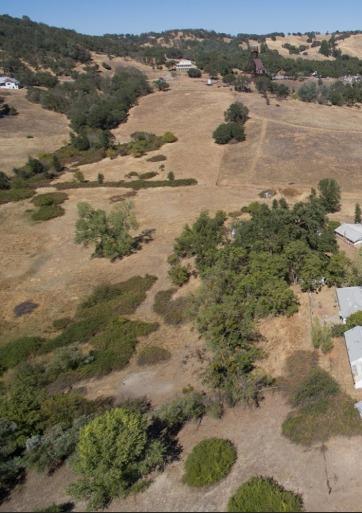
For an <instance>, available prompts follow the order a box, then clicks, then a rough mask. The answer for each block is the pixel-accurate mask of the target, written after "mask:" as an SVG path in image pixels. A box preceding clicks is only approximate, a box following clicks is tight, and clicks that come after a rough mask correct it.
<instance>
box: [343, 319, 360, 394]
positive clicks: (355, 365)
mask: <svg viewBox="0 0 362 513" xmlns="http://www.w3.org/2000/svg"><path fill="white" fill-rule="evenodd" d="M344 337H345V340H346V347H347V352H348V358H349V363H350V365H351V369H352V375H353V380H354V386H355V388H356V389H357V390H360V389H362V326H357V327H356V328H353V329H352V330H349V331H347V332H346V333H345V334H344Z"/></svg>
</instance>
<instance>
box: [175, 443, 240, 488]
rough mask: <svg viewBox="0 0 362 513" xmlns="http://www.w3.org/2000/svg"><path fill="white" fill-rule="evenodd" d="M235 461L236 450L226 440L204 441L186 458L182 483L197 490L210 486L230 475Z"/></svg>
mask: <svg viewBox="0 0 362 513" xmlns="http://www.w3.org/2000/svg"><path fill="white" fill-rule="evenodd" d="M236 459H237V453H236V449H235V447H234V445H233V444H232V443H231V442H229V441H228V440H221V439H219V438H211V439H209V440H204V441H202V442H201V443H199V444H198V445H196V447H194V448H193V450H192V452H191V454H190V455H189V456H188V458H187V460H186V463H185V475H184V477H183V481H184V483H186V484H188V485H189V486H192V487H197V488H201V487H204V486H211V485H213V484H215V483H218V482H219V481H221V480H222V479H224V478H225V477H226V476H227V475H228V474H229V473H230V471H231V469H232V466H233V465H234V463H235V461H236Z"/></svg>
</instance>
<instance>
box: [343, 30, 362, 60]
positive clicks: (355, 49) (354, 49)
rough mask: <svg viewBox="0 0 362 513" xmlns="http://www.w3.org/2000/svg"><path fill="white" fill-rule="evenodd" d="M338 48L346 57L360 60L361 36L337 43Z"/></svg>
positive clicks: (357, 35)
mask: <svg viewBox="0 0 362 513" xmlns="http://www.w3.org/2000/svg"><path fill="white" fill-rule="evenodd" d="M338 48H339V49H340V50H342V53H344V54H346V55H350V56H351V57H357V58H358V59H362V34H356V35H355V36H351V37H348V38H347V39H344V40H343V41H339V42H338Z"/></svg>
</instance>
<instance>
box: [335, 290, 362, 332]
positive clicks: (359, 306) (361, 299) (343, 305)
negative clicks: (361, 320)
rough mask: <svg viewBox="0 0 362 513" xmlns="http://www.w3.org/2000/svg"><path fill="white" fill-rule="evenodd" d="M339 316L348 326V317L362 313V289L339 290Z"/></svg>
mask: <svg viewBox="0 0 362 513" xmlns="http://www.w3.org/2000/svg"><path fill="white" fill-rule="evenodd" d="M337 299H338V305H339V315H340V318H341V320H342V321H343V322H344V324H346V322H347V319H348V317H350V316H351V315H352V314H354V313H356V312H360V311H362V287H345V288H343V289H337Z"/></svg>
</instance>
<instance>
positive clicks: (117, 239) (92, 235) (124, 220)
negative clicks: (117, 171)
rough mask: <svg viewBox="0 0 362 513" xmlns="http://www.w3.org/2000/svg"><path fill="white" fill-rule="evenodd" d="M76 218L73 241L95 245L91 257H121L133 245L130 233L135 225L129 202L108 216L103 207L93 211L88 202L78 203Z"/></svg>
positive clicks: (131, 205)
mask: <svg viewBox="0 0 362 513" xmlns="http://www.w3.org/2000/svg"><path fill="white" fill-rule="evenodd" d="M78 212H79V219H78V221H77V224H76V238H75V240H76V243H77V244H83V245H85V246H87V245H88V244H94V245H95V252H94V255H93V256H96V257H106V258H111V259H115V258H122V257H124V256H126V255H128V254H129V253H130V252H131V251H132V248H133V246H134V239H133V237H132V236H131V235H130V231H131V230H132V229H136V228H137V227H138V223H137V221H136V218H135V216H134V213H133V203H131V202H128V203H123V204H122V205H120V206H119V207H117V208H116V209H114V210H113V211H112V212H111V213H110V214H109V215H107V213H106V212H105V211H104V210H95V209H93V208H92V207H91V206H90V205H89V204H88V203H79V205H78Z"/></svg>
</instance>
